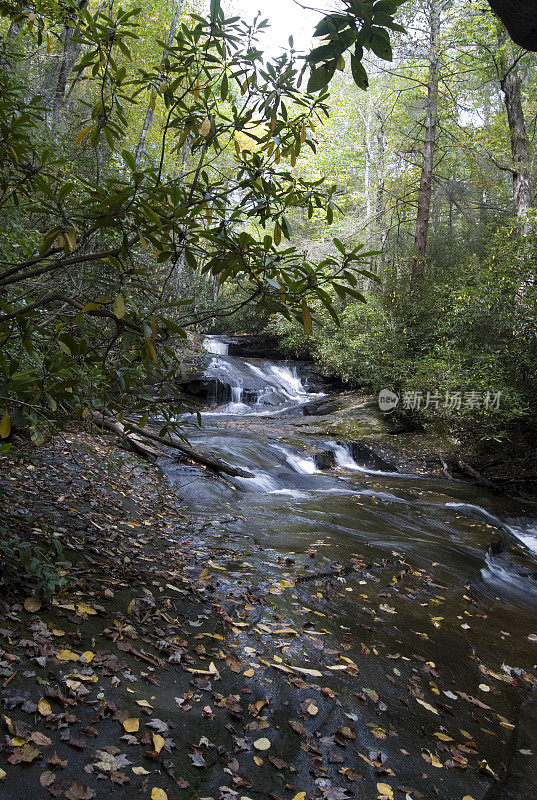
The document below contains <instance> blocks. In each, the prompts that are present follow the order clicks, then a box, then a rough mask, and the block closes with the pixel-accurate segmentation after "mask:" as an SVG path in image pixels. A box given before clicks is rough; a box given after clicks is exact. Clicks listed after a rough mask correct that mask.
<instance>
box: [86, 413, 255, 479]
mask: <svg viewBox="0 0 537 800" xmlns="http://www.w3.org/2000/svg"><path fill="white" fill-rule="evenodd" d="M92 419H93V420H94V421H96V422H97V424H99V425H102V427H104V428H107V429H108V430H113V431H114V433H118V435H121V436H122V438H125V439H127V441H129V442H130V443H131V444H132V446H133V447H134V448H137V447H140V445H141V446H142V447H145V448H146V449H147V450H148V451H151V450H153V448H151V447H150V445H147V444H146V443H145V442H143V441H141V440H142V439H149V440H150V441H151V442H156V443H157V444H159V445H161V446H163V447H170V448H172V450H178V451H179V452H180V453H182V454H183V455H185V456H187V458H189V459H191V460H192V461H195V462H196V463H197V464H202V465H203V466H204V467H208V469H211V470H213V471H214V472H221V473H223V474H225V475H231V476H232V477H240V478H253V477H254V476H253V475H252V473H251V472H247V471H246V470H244V469H240V468H239V467H232V466H230V465H229V464H226V462H225V461H222V460H221V459H219V458H216V457H215V456H212V455H211V454H210V453H207V452H206V451H205V450H196V449H195V448H193V447H191V446H190V445H189V444H186V443H185V442H183V441H182V440H181V439H180V438H179V437H178V436H175V435H174V434H173V433H168V434H166V436H160V435H159V434H158V433H154V432H153V431H151V430H146V429H145V428H139V427H138V426H137V425H135V424H134V423H132V422H128V429H129V430H128V433H126V432H125V426H124V425H122V424H121V423H120V422H118V420H116V419H115V418H114V417H112V415H111V414H109V413H107V412H104V413H103V414H101V413H99V414H97V413H96V412H93V413H92ZM112 425H113V426H114V427H111V426H112ZM118 426H119V427H120V428H121V429H122V432H121V433H119V431H118ZM133 437H134V440H133ZM138 452H140V450H138ZM153 455H156V456H159V457H162V456H164V455H165V453H163V452H162V451H160V450H158V451H155V450H153Z"/></svg>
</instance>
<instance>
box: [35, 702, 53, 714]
mask: <svg viewBox="0 0 537 800" xmlns="http://www.w3.org/2000/svg"><path fill="white" fill-rule="evenodd" d="M37 710H38V711H39V713H40V714H41V716H42V717H50V715H51V714H52V707H51V705H50V703H49V701H48V700H45V698H44V697H42V698H41V700H40V701H39V703H38V704H37Z"/></svg>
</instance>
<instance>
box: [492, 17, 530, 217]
mask: <svg viewBox="0 0 537 800" xmlns="http://www.w3.org/2000/svg"><path fill="white" fill-rule="evenodd" d="M498 42H499V45H500V57H499V59H498V64H499V67H500V76H499V78H500V86H501V89H502V92H503V98H504V103H505V110H506V112H507V122H508V124H509V138H510V142H511V155H512V159H513V204H514V209H515V215H516V216H517V217H519V216H520V215H521V214H523V213H524V212H525V211H527V210H528V209H529V208H530V207H531V189H530V144H529V140H528V133H527V129H526V120H525V118H524V108H523V106H522V83H523V80H522V75H521V72H520V69H519V65H518V63H517V60H516V58H515V56H514V53H513V47H512V44H511V41H510V40H509V35H508V33H507V31H506V30H505V28H504V27H503V26H502V27H501V28H500V29H499V32H498Z"/></svg>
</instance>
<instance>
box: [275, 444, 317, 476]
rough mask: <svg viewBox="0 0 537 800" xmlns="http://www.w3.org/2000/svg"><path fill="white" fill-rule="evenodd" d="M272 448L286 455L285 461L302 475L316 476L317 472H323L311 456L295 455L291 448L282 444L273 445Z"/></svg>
mask: <svg viewBox="0 0 537 800" xmlns="http://www.w3.org/2000/svg"><path fill="white" fill-rule="evenodd" d="M272 448H273V450H279V452H280V453H283V454H284V456H285V460H286V461H287V463H288V464H289V466H290V467H292V468H293V469H294V470H295V472H300V473H302V475H315V474H316V473H317V472H320V471H321V470H320V469H318V467H317V464H316V463H315V460H314V459H313V458H312V457H311V456H303V455H301V454H299V453H294V452H293V451H292V450H291V448H288V447H284V446H283V445H280V444H273V445H272Z"/></svg>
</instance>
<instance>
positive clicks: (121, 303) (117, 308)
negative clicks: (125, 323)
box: [114, 292, 125, 319]
mask: <svg viewBox="0 0 537 800" xmlns="http://www.w3.org/2000/svg"><path fill="white" fill-rule="evenodd" d="M114 314H115V315H116V317H119V319H123V317H124V316H125V298H124V297H123V295H122V294H121V292H120V293H119V294H118V296H117V297H116V299H115V300H114Z"/></svg>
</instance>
